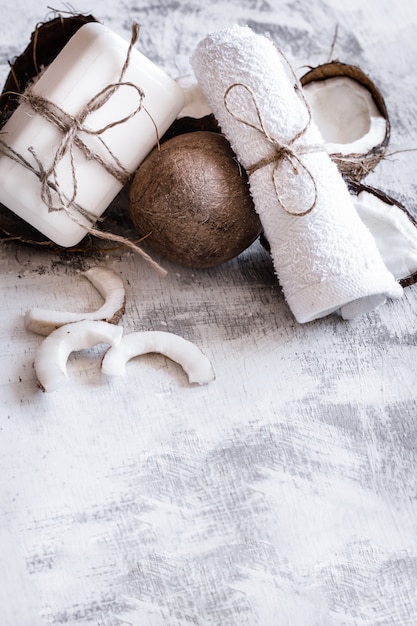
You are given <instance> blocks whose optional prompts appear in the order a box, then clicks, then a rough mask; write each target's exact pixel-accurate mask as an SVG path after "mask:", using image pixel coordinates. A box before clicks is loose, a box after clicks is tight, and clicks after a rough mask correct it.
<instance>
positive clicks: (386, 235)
mask: <svg viewBox="0 0 417 626" xmlns="http://www.w3.org/2000/svg"><path fill="white" fill-rule="evenodd" d="M352 199H353V203H354V205H355V208H356V210H357V212H358V215H359V217H360V218H361V220H362V221H363V223H364V224H365V226H366V227H367V228H368V230H369V231H370V232H371V234H372V236H373V238H374V240H375V243H376V245H377V248H378V250H379V252H380V254H381V257H382V259H383V261H384V263H385V265H386V267H387V268H388V269H389V271H390V272H391V273H392V274H393V276H394V277H395V278H396V279H397V280H398V281H399V282H400V283H402V284H403V286H405V285H407V284H411V283H412V282H415V278H417V227H416V224H415V222H414V220H413V219H412V218H411V216H410V215H409V214H408V212H407V211H406V210H405V209H404V207H402V206H401V205H400V204H399V203H395V202H393V201H392V200H391V199H390V198H389V197H388V196H385V195H384V194H379V193H378V191H376V190H373V189H371V188H368V189H367V188H363V189H361V190H359V192H358V193H357V195H353V196H352ZM414 275H415V276H414Z"/></svg>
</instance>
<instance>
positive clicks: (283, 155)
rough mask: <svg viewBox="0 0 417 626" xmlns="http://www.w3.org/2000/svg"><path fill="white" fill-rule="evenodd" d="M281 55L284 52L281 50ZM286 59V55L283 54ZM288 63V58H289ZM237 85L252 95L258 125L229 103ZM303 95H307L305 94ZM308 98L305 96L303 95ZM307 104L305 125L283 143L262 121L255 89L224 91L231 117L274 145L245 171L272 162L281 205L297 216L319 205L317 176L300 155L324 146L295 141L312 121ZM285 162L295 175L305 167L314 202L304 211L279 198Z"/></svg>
mask: <svg viewBox="0 0 417 626" xmlns="http://www.w3.org/2000/svg"><path fill="white" fill-rule="evenodd" d="M281 54H282V53H281ZM284 58H285V57H284ZM287 63H288V61H287ZM238 88H242V89H244V90H245V91H246V92H247V93H248V94H249V96H250V98H251V100H252V104H253V105H254V107H255V112H256V117H257V122H258V125H256V124H253V123H252V122H250V121H249V120H247V119H243V118H242V117H239V115H237V114H236V113H235V111H233V109H232V106H231V104H230V102H229V96H230V94H231V93H232V92H233V91H234V90H235V89H238ZM302 97H303V98H304V96H302ZM304 101H305V98H304ZM305 104H306V109H307V113H308V120H307V123H306V125H305V126H304V127H303V128H302V129H301V130H300V131H298V132H297V133H296V134H295V135H294V136H293V137H292V138H291V139H290V140H289V141H288V142H287V143H281V142H280V141H279V140H278V139H276V138H275V137H272V136H271V135H270V134H269V133H268V131H267V130H266V128H265V125H264V123H263V120H262V115H261V111H260V107H259V105H258V103H257V100H256V97H255V94H254V92H253V91H252V89H251V88H250V87H248V85H245V84H244V83H233V84H232V85H230V86H229V87H228V88H227V90H226V92H225V94H224V106H225V108H226V110H227V112H228V113H229V114H230V115H232V117H234V119H235V120H236V121H238V122H240V123H242V124H244V125H245V126H248V127H249V128H252V129H254V130H256V131H257V132H259V133H261V135H262V136H263V137H264V138H265V139H266V141H267V142H268V143H269V144H271V146H273V148H274V152H273V153H272V154H270V155H268V156H266V157H264V158H262V159H260V160H259V161H257V162H256V163H254V164H253V165H251V166H249V167H247V168H246V172H247V174H248V175H249V176H251V175H252V174H253V173H254V172H256V171H257V170H259V169H261V168H263V167H266V166H267V165H271V164H274V167H273V170H272V174H271V176H272V183H273V185H274V188H275V193H276V196H277V199H278V202H279V204H280V205H281V206H282V208H283V210H284V211H285V212H286V213H288V214H289V215H293V216H296V217H303V216H304V215H308V214H309V213H311V211H313V209H314V208H315V206H316V204H317V185H316V181H315V179H314V176H313V174H312V173H311V171H310V170H309V168H308V167H307V166H306V165H305V164H304V163H303V161H302V159H301V156H302V155H303V154H308V153H311V152H317V151H320V150H322V149H323V148H322V147H321V146H297V145H296V142H297V141H298V140H299V139H301V138H302V137H303V136H304V135H305V133H306V132H307V130H308V128H309V126H310V123H311V112H310V108H309V106H308V104H307V102H305ZM283 161H287V162H288V163H289V164H290V165H291V167H292V170H293V172H294V174H295V175H296V176H298V174H299V172H300V170H302V171H303V172H304V173H305V174H306V175H307V177H308V180H309V181H310V183H311V187H312V190H313V201H312V202H311V204H310V205H309V206H308V207H307V209H305V210H303V211H292V210H291V209H289V208H288V206H287V205H286V204H285V202H284V201H283V199H282V197H280V194H279V190H278V185H277V182H276V175H277V171H278V169H279V167H280V165H281V163H282V162H283Z"/></svg>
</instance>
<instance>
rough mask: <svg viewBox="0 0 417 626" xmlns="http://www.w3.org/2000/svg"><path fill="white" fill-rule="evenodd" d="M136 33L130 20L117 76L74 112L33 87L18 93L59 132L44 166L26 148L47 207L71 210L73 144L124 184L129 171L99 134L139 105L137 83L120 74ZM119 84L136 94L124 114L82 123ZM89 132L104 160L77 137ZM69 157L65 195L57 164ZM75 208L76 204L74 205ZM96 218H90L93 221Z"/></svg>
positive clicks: (74, 181) (140, 95)
mask: <svg viewBox="0 0 417 626" xmlns="http://www.w3.org/2000/svg"><path fill="white" fill-rule="evenodd" d="M138 35H139V27H138V25H137V24H134V25H133V27H132V37H131V41H130V44H129V48H128V51H127V55H126V59H125V62H124V64H123V67H122V69H121V72H120V76H119V79H118V80H117V81H116V82H115V83H111V84H109V85H106V86H105V87H104V88H103V89H102V90H101V91H99V92H98V93H97V94H96V95H94V96H93V97H92V98H91V99H90V100H89V101H88V102H87V103H86V104H85V105H84V107H83V108H82V110H81V111H80V112H79V113H78V114H77V115H70V114H69V113H67V112H66V111H64V110H63V109H62V108H61V107H59V106H58V105H57V104H55V103H54V102H52V101H51V100H48V99H47V98H45V97H43V96H42V95H39V94H37V93H36V91H35V89H34V88H33V87H29V88H28V89H26V91H25V92H24V93H23V94H22V95H21V99H22V100H23V101H25V102H26V103H27V104H29V105H30V106H31V108H32V109H33V110H34V111H35V113H37V114H38V115H40V116H41V117H43V118H44V119H46V120H47V121H48V122H50V123H51V124H52V125H54V126H55V127H56V128H57V129H58V130H59V131H60V132H61V133H62V138H61V141H60V143H59V145H58V148H57V149H56V152H55V154H54V158H53V160H52V163H51V165H50V166H49V167H48V168H47V169H44V168H43V166H42V164H41V162H40V160H39V159H38V158H37V157H36V155H35V152H34V150H33V148H29V151H30V152H31V153H32V155H33V156H34V158H35V161H36V163H37V165H38V177H39V179H40V181H41V198H42V201H43V202H44V203H45V204H46V206H47V207H48V210H49V211H61V210H64V211H66V212H72V211H71V209H72V207H73V206H75V204H74V203H75V199H76V196H77V173H76V167H75V158H74V147H77V148H78V149H79V150H80V151H81V152H82V153H83V155H84V156H85V158H86V159H88V160H94V161H96V162H98V163H99V164H100V165H101V166H102V167H103V168H104V169H105V170H106V171H107V172H109V173H110V174H111V175H112V176H113V177H114V178H115V179H116V180H118V181H119V182H120V184H121V185H125V184H126V183H127V182H128V180H129V178H130V172H128V171H127V170H126V168H125V167H124V166H123V165H122V164H121V163H120V161H119V159H118V158H117V157H116V155H115V154H114V153H113V152H112V151H111V150H110V148H109V147H108V146H107V144H106V143H105V141H104V140H103V139H102V137H101V135H103V133H105V132H106V131H107V130H108V129H110V128H113V127H115V126H118V125H120V124H124V123H125V122H127V121H128V120H130V119H131V118H132V117H134V116H135V115H136V114H137V113H139V111H141V110H142V108H143V98H144V95H145V94H144V93H143V91H142V89H141V88H140V87H138V86H137V85H135V84H134V83H132V82H128V81H123V78H124V75H125V73H126V70H127V68H128V65H129V62H130V56H131V51H132V48H133V46H134V44H135V42H136V41H137V38H138ZM122 87H128V88H130V89H133V90H134V91H135V92H136V93H137V95H138V105H137V106H136V107H135V109H134V110H132V111H131V112H130V113H129V114H128V115H126V116H124V117H122V118H120V119H117V120H114V121H112V122H110V123H108V124H106V125H105V126H103V127H102V128H99V129H92V128H89V127H88V126H87V125H86V120H87V118H88V116H89V115H90V114H92V113H94V112H95V111H98V110H99V109H101V108H102V107H103V106H104V105H105V104H106V102H108V100H109V99H110V98H111V96H112V95H113V94H114V93H116V91H117V90H119V89H120V88H122ZM82 134H85V135H90V136H94V137H96V138H97V140H98V141H99V142H100V144H101V145H102V146H103V148H104V149H105V152H106V153H107V156H108V160H106V159H105V158H103V157H102V156H101V155H100V154H99V153H98V152H97V151H94V150H92V149H91V148H89V147H88V146H87V145H86V143H85V142H84V141H83V140H82V139H81V135H82ZM66 155H67V156H68V157H69V162H70V168H71V179H72V193H71V196H70V197H69V198H67V197H66V195H65V194H64V193H63V191H62V190H61V187H60V183H59V176H58V165H59V163H60V162H61V161H62V160H63V159H64V157H65V156H66ZM51 190H54V191H55V192H56V194H57V196H58V205H56V206H54V203H53V200H52V193H51ZM76 209H77V210H78V211H79V208H78V207H76ZM95 219H96V218H92V221H95Z"/></svg>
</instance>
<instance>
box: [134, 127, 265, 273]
mask: <svg viewBox="0 0 417 626" xmlns="http://www.w3.org/2000/svg"><path fill="white" fill-rule="evenodd" d="M130 215H131V218H132V222H133V223H134V224H135V226H136V228H137V229H138V231H139V233H140V234H141V235H142V236H146V242H147V244H148V245H149V246H150V247H151V248H153V249H154V250H156V251H157V252H158V253H160V254H161V255H162V256H163V257H165V258H167V259H169V260H171V261H173V262H176V263H179V264H182V265H185V266H189V267H211V266H214V265H219V264H221V263H224V262H225V261H228V260H230V259H232V258H233V257H235V256H237V255H238V254H240V253H241V252H242V251H243V250H245V249H246V248H247V247H248V246H249V245H250V244H251V243H253V241H254V240H255V239H256V238H257V237H258V235H259V234H260V232H261V224H260V220H259V217H258V215H257V213H256V211H255V207H254V204H253V201H252V198H251V196H250V192H249V186H248V181H247V176H246V173H245V172H244V170H243V169H242V168H241V167H240V165H239V163H238V162H237V160H236V157H235V154H234V152H233V151H232V149H231V147H230V144H229V142H228V141H227V139H226V138H225V137H224V136H223V135H221V134H220V133H215V132H208V131H195V132H191V133H184V134H181V135H177V136H175V137H173V138H171V139H169V140H168V141H166V142H165V143H163V144H162V145H161V146H160V148H159V149H158V148H155V149H154V150H153V151H152V152H151V153H150V154H149V155H148V157H147V158H146V159H145V160H144V161H143V162H142V164H141V165H140V166H139V168H138V170H137V171H136V174H135V176H134V179H133V181H132V185H131V189H130Z"/></svg>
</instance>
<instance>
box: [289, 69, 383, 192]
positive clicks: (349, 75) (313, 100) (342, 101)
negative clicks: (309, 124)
mask: <svg viewBox="0 0 417 626" xmlns="http://www.w3.org/2000/svg"><path fill="white" fill-rule="evenodd" d="M300 82H301V85H302V87H303V90H304V93H305V96H306V99H307V101H308V103H309V105H310V109H311V115H312V119H313V120H314V122H315V123H316V125H317V126H318V128H319V130H320V132H321V134H322V136H323V139H324V141H325V148H326V150H327V152H328V153H329V155H330V157H331V159H332V160H333V161H334V162H335V163H336V164H337V166H338V167H339V170H340V171H341V173H342V174H343V176H344V177H345V178H347V179H350V180H356V181H359V180H362V179H363V178H364V177H365V176H366V175H367V174H369V173H370V172H371V171H372V170H373V169H374V168H375V166H376V165H377V164H378V163H379V162H380V161H381V159H382V158H383V156H384V154H385V151H386V148H387V146H388V142H389V137H390V122H389V117H388V112H387V108H386V106H385V102H384V99H383V97H382V95H381V93H380V91H379V90H378V88H377V87H376V85H375V84H374V83H373V81H372V80H371V79H370V78H369V76H367V75H366V74H365V73H364V72H363V71H362V70H361V69H360V68H359V67H356V66H354V65H349V64H346V63H341V62H340V61H338V60H335V61H331V62H329V63H324V64H323V65H319V66H317V67H315V68H313V69H311V70H310V71H308V72H307V73H306V74H304V76H302V78H301V79H300Z"/></svg>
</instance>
